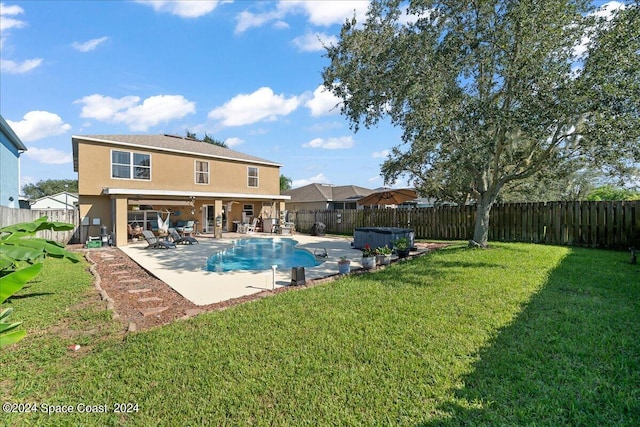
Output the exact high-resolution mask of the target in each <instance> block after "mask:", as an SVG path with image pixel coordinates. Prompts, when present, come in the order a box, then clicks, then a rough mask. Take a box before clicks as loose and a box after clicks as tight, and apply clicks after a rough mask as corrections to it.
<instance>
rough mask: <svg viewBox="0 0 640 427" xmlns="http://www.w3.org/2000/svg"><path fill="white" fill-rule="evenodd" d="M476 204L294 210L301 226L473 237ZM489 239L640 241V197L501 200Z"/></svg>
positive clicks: (613, 244) (623, 245)
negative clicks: (395, 229) (407, 230)
mask: <svg viewBox="0 0 640 427" xmlns="http://www.w3.org/2000/svg"><path fill="white" fill-rule="evenodd" d="M475 214H476V207H475V206H439V207H431V208H413V209H372V210H369V209H367V210H355V209H347V210H335V211H294V212H290V213H289V218H290V220H292V221H293V222H295V224H296V229H297V230H299V231H301V232H309V231H310V230H311V227H312V225H313V224H314V223H315V222H322V223H324V224H325V225H326V230H327V232H328V233H335V234H352V233H353V229H354V228H356V227H409V228H413V229H414V230H415V232H416V237H417V238H422V239H439V240H469V239H471V238H472V237H473V230H474V226H475ZM489 224H490V226H489V240H492V241H501V242H531V243H545V244H552V245H569V246H587V247H597V248H609V249H625V250H626V249H628V248H629V247H640V201H615V202H609V201H604V202H541V203H499V204H496V205H494V206H493V208H492V209H491V216H490V222H489Z"/></svg>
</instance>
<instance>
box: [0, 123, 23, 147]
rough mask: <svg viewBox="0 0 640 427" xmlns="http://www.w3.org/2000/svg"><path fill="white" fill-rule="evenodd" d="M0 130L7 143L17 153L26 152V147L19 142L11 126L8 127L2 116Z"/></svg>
mask: <svg viewBox="0 0 640 427" xmlns="http://www.w3.org/2000/svg"><path fill="white" fill-rule="evenodd" d="M0 130H1V131H2V133H3V134H5V135H6V136H7V139H8V140H9V142H11V143H12V144H13V146H14V147H16V148H17V149H18V151H27V147H26V145H24V144H23V143H22V141H20V138H18V135H16V133H15V132H14V131H13V129H11V126H9V123H7V122H6V121H5V120H4V118H3V117H2V116H0Z"/></svg>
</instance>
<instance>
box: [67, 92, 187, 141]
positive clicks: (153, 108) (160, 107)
mask: <svg viewBox="0 0 640 427" xmlns="http://www.w3.org/2000/svg"><path fill="white" fill-rule="evenodd" d="M139 102H140V98H139V97H137V96H125V97H122V98H120V99H116V98H112V97H110V96H104V95H99V94H94V95H89V96H85V97H84V98H81V99H78V100H76V101H74V104H84V106H83V107H82V112H81V113H80V117H83V118H91V119H96V120H99V121H105V122H113V123H123V124H125V125H127V126H129V129H131V130H133V131H142V132H146V131H147V130H149V128H150V127H152V126H156V125H158V124H160V123H163V122H164V123H166V122H169V121H171V120H175V119H181V118H183V117H184V116H186V115H187V114H190V113H195V111H196V106H195V105H196V104H195V103H194V102H191V101H188V100H187V99H185V98H184V97H183V96H182V95H157V96H151V97H149V98H147V99H145V100H144V101H143V102H142V104H140V103H139Z"/></svg>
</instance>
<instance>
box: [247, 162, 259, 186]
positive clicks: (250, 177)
mask: <svg viewBox="0 0 640 427" xmlns="http://www.w3.org/2000/svg"><path fill="white" fill-rule="evenodd" d="M247 186H249V187H257V186H258V168H254V167H251V166H250V167H248V168H247Z"/></svg>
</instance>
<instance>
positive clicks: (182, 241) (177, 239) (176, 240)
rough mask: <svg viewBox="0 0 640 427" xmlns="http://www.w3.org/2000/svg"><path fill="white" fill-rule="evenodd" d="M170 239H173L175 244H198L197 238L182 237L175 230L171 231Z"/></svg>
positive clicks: (171, 229)
mask: <svg viewBox="0 0 640 427" xmlns="http://www.w3.org/2000/svg"><path fill="white" fill-rule="evenodd" d="M169 237H171V240H173V243H175V244H181V245H193V244H194V243H198V241H197V240H196V238H195V237H191V236H181V235H180V234H178V232H177V231H176V229H175V228H170V229H169Z"/></svg>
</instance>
